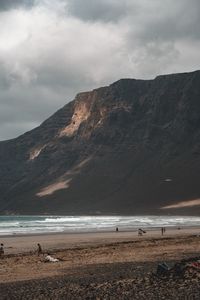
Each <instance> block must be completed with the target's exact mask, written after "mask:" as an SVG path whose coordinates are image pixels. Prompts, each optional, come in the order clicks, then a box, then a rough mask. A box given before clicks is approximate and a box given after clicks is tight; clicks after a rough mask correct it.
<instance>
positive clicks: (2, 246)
mask: <svg viewBox="0 0 200 300" xmlns="http://www.w3.org/2000/svg"><path fill="white" fill-rule="evenodd" d="M3 255H4V244H1V246H0V257H2V256H3Z"/></svg>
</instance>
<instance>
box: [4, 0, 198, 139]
mask: <svg viewBox="0 0 200 300" xmlns="http://www.w3.org/2000/svg"><path fill="white" fill-rule="evenodd" d="M13 3H14V4H15V5H14V4H13ZM33 4H34V5H33ZM24 5H25V6H24ZM13 8H17V10H16V9H13ZM199 17H200V2H199V1H198V0H190V1H187V0H177V1H174V0H166V1H160V0H140V1H136V0H124V1H118V0H107V1H106V0H102V1H97V0H84V1H83V0H35V1H25V0H24V1H23V0H21V1H1V2H0V91H1V93H0V140H2V139H6V138H12V137H15V136H17V135H19V134H21V133H23V132H25V131H27V130H30V129H31V128H33V127H35V126H37V125H39V124H40V123H41V122H42V121H44V120H45V118H47V117H49V116H50V115H51V114H52V113H53V112H55V111H56V110H57V109H59V108H60V107H62V106H63V105H64V104H66V103H67V102H69V101H70V100H72V99H73V98H74V96H75V94H76V93H78V92H80V91H85V90H90V89H93V88H96V87H99V86H102V85H108V84H110V83H111V82H113V81H115V80H118V79H119V78H122V77H123V78H124V77H132V78H153V77H155V76H156V75H158V74H164V73H171V72H182V71H192V70H194V69H200V62H199V49H200V36H199V30H198V29H199V28H198V26H199V22H200V20H199Z"/></svg>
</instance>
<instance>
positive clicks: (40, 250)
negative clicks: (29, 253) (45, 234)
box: [37, 243, 42, 256]
mask: <svg viewBox="0 0 200 300" xmlns="http://www.w3.org/2000/svg"><path fill="white" fill-rule="evenodd" d="M37 246H38V249H37V254H38V256H39V255H40V254H42V247H41V245H40V244H39V243H38V244H37Z"/></svg>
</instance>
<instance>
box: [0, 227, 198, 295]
mask: <svg viewBox="0 0 200 300" xmlns="http://www.w3.org/2000/svg"><path fill="white" fill-rule="evenodd" d="M199 232H200V229H199V228H185V229H184V228H182V229H181V230H178V229H177V228H174V229H170V230H167V232H166V233H165V235H164V236H161V231H160V229H158V230H153V231H152V230H147V232H146V234H144V235H143V236H140V237H138V235H137V232H136V231H134V232H130V231H129V232H120V231H119V232H106V233H103V232H102V233H84V234H65V233H62V234H49V235H32V236H10V237H1V238H0V241H1V242H3V243H4V245H5V256H4V258H2V259H0V289H1V299H145V297H147V296H148V298H149V299H179V298H176V295H177V297H179V296H180V295H185V294H188V293H189V294H191V293H193V294H194V297H196V296H195V295H197V293H198V290H199V287H200V284H199V283H200V281H199V277H198V276H196V277H195V278H193V277H194V276H193V277H191V278H189V279H187V280H186V279H185V278H179V279H178V281H177V280H176V281H174V280H171V279H170V280H168V281H167V282H166V281H163V280H161V279H158V278H157V277H154V276H153V275H152V274H154V273H155V271H156V268H157V265H158V263H159V262H163V261H165V262H167V263H168V264H169V265H173V264H174V263H175V262H178V261H180V260H182V259H188V258H192V257H198V256H200V236H199ZM38 242H39V243H40V244H41V245H42V248H43V249H44V252H45V253H47V252H50V254H51V255H52V256H53V257H55V258H58V259H59V260H60V261H59V262H57V263H46V262H44V256H45V255H40V256H37V254H36V252H35V251H36V244H37V243H38ZM160 280H161V281H160ZM166 286H167V289H166ZM170 293H171V294H170ZM142 297H143V298H142ZM162 297H163V298H162ZM174 297H175V298H174ZM180 299H184V298H180ZM192 299H199V298H192Z"/></svg>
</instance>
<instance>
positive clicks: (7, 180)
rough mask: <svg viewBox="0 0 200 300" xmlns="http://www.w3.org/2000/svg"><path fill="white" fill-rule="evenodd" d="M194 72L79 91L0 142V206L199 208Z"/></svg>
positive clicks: (68, 210)
mask: <svg viewBox="0 0 200 300" xmlns="http://www.w3.org/2000/svg"><path fill="white" fill-rule="evenodd" d="M199 174H200V71H196V72H192V73H183V74H172V75H165V76H159V77H157V78H155V79H154V80H134V79H122V80H119V81H117V82H115V83H113V84H111V85H110V86H108V87H103V88H99V89H96V90H94V91H91V92H86V93H81V94H78V95H77V97H76V98H75V100H74V101H72V102H70V103H69V104H67V105H65V106H64V107H63V108H62V109H60V110H59V111H57V112H56V113H55V114H54V115H53V116H52V117H50V118H49V119H47V120H46V121H45V122H44V123H43V124H41V125H40V126H39V127H38V128H36V129H34V130H32V131H29V132H27V133H25V134H24V135H22V136H20V137H18V138H16V139H13V140H9V141H4V142H0V193H1V198H0V213H2V214H3V213H23V214H43V213H49V214H100V213H101V214H111V213H119V214H168V213H170V214H171V213H172V214H199V213H200V200H199V199H200V179H199Z"/></svg>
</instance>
